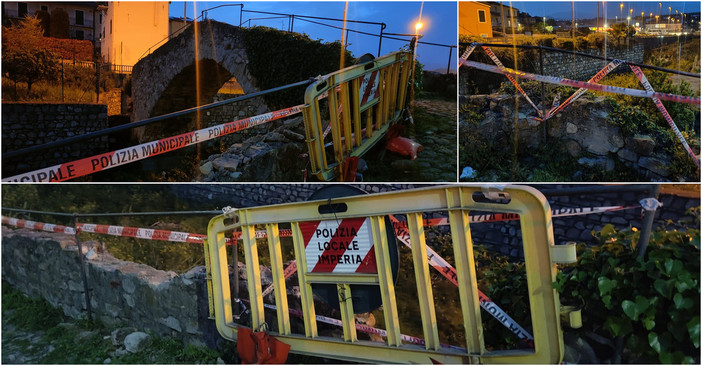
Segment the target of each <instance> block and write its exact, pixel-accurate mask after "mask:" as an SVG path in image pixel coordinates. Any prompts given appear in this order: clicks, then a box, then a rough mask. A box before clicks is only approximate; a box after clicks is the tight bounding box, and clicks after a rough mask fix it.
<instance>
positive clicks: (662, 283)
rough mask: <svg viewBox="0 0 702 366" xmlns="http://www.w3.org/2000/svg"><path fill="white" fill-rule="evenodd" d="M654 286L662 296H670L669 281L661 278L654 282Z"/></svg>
mask: <svg viewBox="0 0 702 366" xmlns="http://www.w3.org/2000/svg"><path fill="white" fill-rule="evenodd" d="M653 288H655V289H656V291H658V293H659V294H661V295H662V296H665V297H668V281H666V280H662V279H660V278H659V279H657V280H655V281H654V282H653Z"/></svg>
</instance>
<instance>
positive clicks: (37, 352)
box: [2, 282, 225, 364]
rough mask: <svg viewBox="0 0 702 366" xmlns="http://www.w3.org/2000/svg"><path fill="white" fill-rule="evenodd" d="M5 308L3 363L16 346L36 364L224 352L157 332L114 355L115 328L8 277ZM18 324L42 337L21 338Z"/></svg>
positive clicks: (194, 357)
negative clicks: (142, 344) (81, 316)
mask: <svg viewBox="0 0 702 366" xmlns="http://www.w3.org/2000/svg"><path fill="white" fill-rule="evenodd" d="M2 313H3V314H2V315H3V317H2V321H3V340H2V348H3V363H5V362H6V361H5V357H6V355H7V354H8V353H12V352H16V351H19V352H21V353H22V354H27V355H32V356H33V357H35V359H34V360H33V361H34V362H36V363H49V364H102V363H103V362H104V360H106V359H108V358H110V359H111V362H110V363H112V364H195V363H198V364H202V363H209V364H214V363H216V362H217V358H219V357H225V356H224V355H221V354H220V353H218V352H216V351H213V350H211V349H209V348H204V347H195V346H193V345H188V346H185V345H184V344H183V342H182V341H180V340H176V339H173V338H170V337H153V338H152V341H151V342H150V343H149V344H148V345H147V347H146V348H145V349H144V350H142V351H141V352H138V353H127V354H125V355H122V356H115V355H112V356H111V355H110V353H112V352H113V351H115V350H116V349H117V347H116V346H114V345H112V342H111V340H110V337H109V336H110V333H111V332H112V329H108V328H105V326H104V325H102V324H101V323H100V322H97V321H93V322H88V321H86V320H78V321H74V320H71V319H69V318H66V317H64V315H63V313H62V312H61V311H60V310H58V309H56V308H53V307H52V306H51V305H50V304H49V303H48V302H46V300H43V299H38V298H35V299H30V298H28V297H27V296H25V295H23V294H22V293H21V292H19V291H17V290H15V289H14V288H13V287H12V286H11V285H10V284H8V283H7V282H3V283H2ZM8 325H11V326H12V327H13V328H8V327H7V326H8ZM14 327H19V328H21V332H24V331H26V330H29V331H33V332H35V333H36V334H37V335H39V337H38V338H34V340H32V341H29V340H27V339H26V338H24V337H16V335H17V333H16V332H17V330H16V329H15V328H14ZM42 350H43V351H42ZM44 352H45V353H44ZM34 362H32V363H34Z"/></svg>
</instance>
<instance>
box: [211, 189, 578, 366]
mask: <svg viewBox="0 0 702 366" xmlns="http://www.w3.org/2000/svg"><path fill="white" fill-rule="evenodd" d="M484 192H489V193H490V194H487V195H486V194H485V193H484ZM493 193H497V194H496V195H494V194H493ZM493 196H499V197H500V198H501V199H502V201H500V202H497V201H494V200H489V199H488V200H485V199H477V198H476V197H488V198H490V197H493ZM506 200H508V201H509V202H507V203H503V202H504V201H506ZM484 201H487V202H484ZM330 207H332V208H333V212H332V213H324V214H321V213H320V212H329V208H330ZM471 210H476V211H480V212H495V213H498V212H502V213H504V212H507V213H513V214H519V215H520V226H521V231H522V240H523V245H524V260H525V264H526V274H527V283H528V293H529V305H530V311H531V313H530V315H531V322H532V327H533V336H534V348H533V349H531V348H530V349H519V350H508V351H490V350H486V347H485V344H484V341H483V330H482V320H481V312H480V306H479V300H478V288H477V279H476V272H475V263H474V257H473V241H472V238H471V231H470V226H469V216H468V213H469V212H470V211H471ZM431 212H448V216H449V223H450V230H451V237H452V241H453V243H452V245H453V254H454V257H455V266H456V271H457V277H458V278H457V280H458V292H459V295H460V296H459V298H460V304H461V312H462V319H460V318H459V319H456V321H457V322H462V325H463V328H464V329H465V339H466V342H465V343H466V344H465V345H461V346H462V347H465V350H464V351H460V350H457V349H455V348H445V347H442V346H441V345H440V344H439V332H438V330H437V324H436V313H435V308H434V306H435V304H434V296H433V294H432V285H431V279H430V274H429V266H428V264H427V256H426V255H427V253H426V248H425V235H424V227H423V222H422V213H431ZM389 214H404V215H406V217H407V221H408V225H407V229H408V230H407V231H408V232H409V234H410V241H411V245H412V261H413V263H412V265H413V267H414V271H415V277H416V286H417V294H418V299H417V301H418V302H419V303H420V306H419V309H420V310H419V311H420V313H421V321H422V325H423V326H422V329H423V336H424V340H425V345H424V346H419V345H416V344H403V343H402V337H401V332H400V322H399V320H398V319H399V313H398V303H397V301H396V298H395V284H394V281H393V278H392V274H391V268H390V264H389V263H390V260H389V250H388V239H387V236H386V229H385V222H384V221H385V217H386V215H389ZM347 220H348V221H347ZM351 221H353V222H354V223H355V225H356V226H354V227H353V228H352V229H350V230H349V229H348V228H346V229H343V230H347V231H342V232H341V234H339V232H340V230H342V229H341V228H342V227H344V228H345V227H346V226H344V225H345V224H344V223H345V222H351ZM288 223H289V225H290V228H291V230H292V240H293V245H294V252H295V259H296V261H297V266H298V281H299V288H300V304H299V305H297V304H296V305H295V306H294V307H295V308H296V309H300V310H301V312H302V313H303V323H304V335H303V334H293V332H291V325H290V318H289V308H288V302H287V296H286V294H287V289H286V284H285V280H284V275H283V261H282V256H281V241H280V236H279V234H278V226H279V224H283V225H287V224H288ZM334 223H336V224H337V225H336V226H337V227H338V228H337V229H334V230H336V231H335V232H334V233H333V234H331V232H325V230H331V229H328V228H331V227H334V226H335V225H334ZM359 225H360V226H359ZM256 227H259V228H262V227H265V228H266V230H267V234H268V235H267V237H268V238H267V242H268V249H269V252H270V258H271V261H270V262H271V267H272V268H271V269H272V278H273V280H272V283H273V285H274V288H275V290H274V291H275V301H276V312H277V314H276V315H277V316H276V318H277V322H278V328H277V329H278V332H271V333H272V334H273V335H274V336H275V337H277V338H278V339H279V340H281V341H283V342H285V343H287V344H289V345H290V346H291V352H294V353H300V354H307V355H314V356H319V357H329V358H335V359H343V360H350V361H357V362H371V363H421V364H431V363H432V362H440V363H501V364H505V363H506V364H522V363H541V364H542V363H559V362H560V361H561V360H562V357H563V351H564V346H563V335H562V332H561V320H560V315H561V314H560V310H561V309H560V302H559V298H558V293H557V292H556V291H555V290H554V289H553V287H552V283H553V282H554V280H555V276H556V272H557V269H556V258H558V259H560V260H567V261H572V260H574V258H575V248H574V247H573V246H555V245H554V243H553V231H552V221H551V211H550V207H549V205H548V202H547V201H546V199H545V197H544V196H543V195H542V194H541V193H539V192H538V191H536V190H535V189H533V188H530V187H521V186H506V187H501V188H500V189H499V190H496V191H490V189H489V187H486V186H465V185H461V186H444V187H431V188H424V189H416V190H406V191H397V192H391V193H381V194H371V195H361V196H353V197H341V198H333V199H328V200H318V201H308V202H301V203H291V204H281V205H273V206H262V207H253V208H246V209H240V210H238V211H235V212H233V213H230V214H225V215H220V216H217V217H215V218H213V219H212V220H211V221H210V223H209V227H208V246H209V250H208V251H209V256H210V258H209V263H208V265H209V266H210V268H208V274H211V281H212V290H213V302H214V313H215V319H216V320H215V321H216V324H217V329H218V331H219V332H220V334H221V335H222V336H223V337H224V338H226V339H229V340H236V337H237V327H238V326H239V325H238V324H236V323H234V321H233V317H232V310H231V309H232V301H233V299H232V298H231V295H230V293H229V271H228V263H227V252H226V242H225V234H226V233H228V232H231V231H232V230H240V231H241V235H242V237H241V239H242V241H243V244H242V246H243V249H244V253H245V261H246V278H247V282H248V286H247V287H248V294H249V296H248V297H249V300H250V312H251V327H252V328H254V329H260V328H261V327H262V325H264V323H265V316H264V301H263V297H262V289H261V277H260V276H261V274H260V273H259V256H258V250H257V246H256V241H255V228H256ZM315 235H317V238H319V237H320V236H321V237H322V239H321V241H318V242H316V243H317V244H314V245H313V244H312V243H314V239H311V238H314V237H315ZM330 235H332V236H333V235H349V236H351V237H354V241H353V242H350V241H349V242H347V243H346V246H347V247H346V249H350V248H351V247H350V246H351V245H352V246H353V247H352V248H353V249H359V248H364V245H365V248H369V247H368V245H369V243H368V242H367V240H368V241H370V245H371V249H370V250H371V251H372V254H373V256H374V261H375V266H374V267H372V266H371V268H368V266H367V265H368V263H371V262H369V261H366V260H365V259H364V261H363V262H358V261H356V262H354V261H353V260H351V261H350V260H349V259H348V258H345V259H341V258H340V256H337V257H336V258H337V261H338V263H336V265H337V267H341V266H342V264H344V261H345V264H348V263H356V264H354V265H352V266H350V267H349V266H346V267H344V268H343V269H342V270H341V271H336V270H334V271H329V270H328V269H324V268H321V267H324V265H325V264H326V263H327V262H325V259H323V258H322V257H324V255H319V256H317V257H315V256H314V255H310V253H311V252H310V251H312V252H314V250H315V248H314V247H317V245H319V246H320V247H319V248H318V249H319V250H322V249H323V248H322V247H321V246H322V245H321V244H319V243H322V241H323V240H324V238H325V237H326V238H328V237H329V236H330ZM327 240H329V239H327ZM349 240H350V239H349ZM330 243H331V242H330ZM308 244H309V245H308ZM324 244H325V247H326V244H327V243H324ZM310 247H313V248H310ZM327 249H328V248H327ZM347 253H349V252H348V251H347ZM325 254H326V252H325ZM369 254H370V252H369ZM349 257H353V256H349ZM366 258H369V257H368V256H367V257H366ZM351 259H352V258H351ZM404 265H409V263H405V264H404ZM320 268H321V271H320ZM320 272H322V273H320ZM320 283H325V284H336V285H337V290H338V296H339V300H340V301H339V303H340V314H341V318H342V319H341V322H342V323H343V339H341V338H333V337H325V336H320V335H319V332H318V329H317V321H316V318H315V316H316V312H315V305H314V301H313V294H312V285H313V284H320ZM359 284H365V285H368V284H377V286H379V288H380V292H381V295H382V309H383V315H384V324H385V327H386V330H387V337H386V341H385V342H384V343H379V342H371V341H364V340H359V339H358V337H357V336H356V329H355V321H354V315H353V314H354V312H353V306H352V302H351V301H344V300H346V299H350V298H351V296H352V295H353V294H352V293H351V287H350V286H349V285H359ZM401 305H403V304H401ZM507 311H509V309H507ZM269 329H270V328H269Z"/></svg>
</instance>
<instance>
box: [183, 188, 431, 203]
mask: <svg viewBox="0 0 702 366" xmlns="http://www.w3.org/2000/svg"><path fill="white" fill-rule="evenodd" d="M332 186H334V185H333V184H302V183H300V184H237V185H228V184H173V185H170V188H171V190H172V191H173V193H174V194H175V195H176V196H178V198H180V199H183V200H186V201H188V200H189V201H193V202H205V201H209V202H211V205H212V206H213V207H225V206H232V207H240V208H243V207H252V206H263V205H276V204H281V203H290V202H301V201H307V200H308V199H309V197H310V196H311V195H312V194H313V193H314V192H316V191H317V190H319V189H321V188H324V187H332ZM352 186H354V187H358V188H360V189H363V190H364V191H366V192H368V193H379V192H390V191H396V190H401V189H412V188H421V187H428V186H429V185H428V184H354V185H352Z"/></svg>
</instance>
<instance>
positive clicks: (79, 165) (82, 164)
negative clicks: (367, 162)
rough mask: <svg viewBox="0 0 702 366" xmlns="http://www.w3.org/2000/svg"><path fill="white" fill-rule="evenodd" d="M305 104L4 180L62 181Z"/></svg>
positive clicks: (284, 113)
mask: <svg viewBox="0 0 702 366" xmlns="http://www.w3.org/2000/svg"><path fill="white" fill-rule="evenodd" d="M302 106H303V105H302V104H301V105H297V106H294V107H290V108H285V109H281V110H277V111H274V112H269V113H264V114H260V115H258V116H253V117H247V118H244V119H240V120H236V121H232V122H227V123H223V124H220V125H217V126H212V127H207V128H203V129H200V130H197V131H192V132H186V133H183V134H180V135H176V136H171V137H166V138H163V139H160V140H157V141H151V142H147V143H143V144H140V145H136V146H132V147H127V148H124V149H120V150H116V151H112V152H108V153H104V154H99V155H95V156H91V157H88V158H83V159H79V160H75V161H72V162H69V163H63V164H59V165H54V166H52V167H48V168H44V169H39V170H35V171H31V172H28V173H23V174H18V175H15V176H12V177H9V178H3V180H2V181H3V182H62V181H66V180H70V179H74V178H78V177H82V176H85V175H89V174H93V173H97V172H99V171H102V170H106V169H110V168H114V167H117V166H120V165H124V164H128V163H133V162H135V161H138V160H142V159H146V158H149V157H151V156H156V155H160V154H163V153H167V152H170V151H173V150H177V149H181V148H184V147H186V146H190V145H195V144H198V143H200V142H204V141H207V140H212V139H215V138H217V137H220V136H225V135H228V134H231V133H234V132H238V131H241V130H244V129H247V128H250V127H254V126H258V125H261V124H264V123H267V122H270V121H273V120H276V119H280V118H284V117H288V116H292V115H294V114H297V113H300V112H301V111H302Z"/></svg>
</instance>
